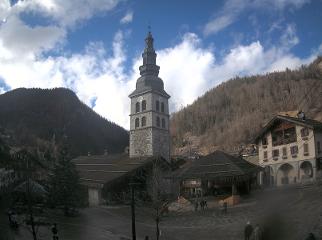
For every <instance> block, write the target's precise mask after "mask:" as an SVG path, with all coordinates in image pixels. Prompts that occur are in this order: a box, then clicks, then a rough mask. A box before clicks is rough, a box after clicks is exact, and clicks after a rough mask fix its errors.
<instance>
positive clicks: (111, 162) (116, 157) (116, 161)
mask: <svg viewBox="0 0 322 240" xmlns="http://www.w3.org/2000/svg"><path fill="white" fill-rule="evenodd" d="M154 159H156V157H138V158H130V157H129V155H128V154H125V153H124V154H110V155H93V156H80V157H77V158H75V159H73V160H72V161H73V162H74V164H75V165H76V169H77V170H78V172H79V175H80V179H81V181H82V182H83V183H84V184H85V185H87V186H101V187H102V186H103V185H104V184H106V183H109V182H111V181H114V180H116V179H118V178H120V177H123V176H125V175H127V174H129V173H131V172H132V171H135V170H137V169H139V168H142V167H144V166H146V165H147V164H150V163H151V162H152V161H153V160H154ZM163 162H164V163H166V160H164V161H163Z"/></svg>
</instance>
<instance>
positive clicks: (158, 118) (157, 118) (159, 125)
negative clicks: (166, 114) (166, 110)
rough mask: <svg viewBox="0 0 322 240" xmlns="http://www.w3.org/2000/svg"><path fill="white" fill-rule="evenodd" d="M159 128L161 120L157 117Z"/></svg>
mask: <svg viewBox="0 0 322 240" xmlns="http://www.w3.org/2000/svg"><path fill="white" fill-rule="evenodd" d="M157 126H158V127H160V118H159V117H157Z"/></svg>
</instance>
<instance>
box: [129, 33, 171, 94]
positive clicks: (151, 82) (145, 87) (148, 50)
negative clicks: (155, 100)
mask: <svg viewBox="0 0 322 240" xmlns="http://www.w3.org/2000/svg"><path fill="white" fill-rule="evenodd" d="M153 41H154V40H153V37H152V34H151V32H148V36H147V37H146V39H145V49H144V51H143V53H142V59H143V65H142V66H140V75H141V76H140V77H139V78H138V80H137V82H136V89H135V90H134V91H133V92H132V93H131V94H130V95H129V97H134V96H138V95H141V94H144V93H147V92H156V93H158V94H160V95H163V96H164V97H166V98H170V95H169V94H167V93H166V91H165V90H164V83H163V81H162V79H161V78H159V77H158V75H159V69H160V67H159V66H158V65H156V57H157V54H156V53H155V50H154V47H153Z"/></svg>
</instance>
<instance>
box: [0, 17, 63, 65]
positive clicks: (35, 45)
mask: <svg viewBox="0 0 322 240" xmlns="http://www.w3.org/2000/svg"><path fill="white" fill-rule="evenodd" d="M64 37H65V30H64V29H62V28H58V27H56V26H36V27H29V26H27V25H26V24H24V23H23V22H22V21H21V20H20V19H19V18H18V17H16V16H12V17H10V18H9V19H8V21H7V22H6V23H4V24H3V25H2V26H1V28H0V49H6V50H7V51H10V53H11V54H9V55H8V54H4V55H0V58H7V59H12V58H14V57H15V56H16V57H18V58H19V59H21V58H24V57H29V58H33V57H35V56H37V55H38V54H40V53H42V52H44V51H47V50H50V49H52V48H54V47H55V46H56V44H57V43H59V42H61V41H62V40H63V39H64Z"/></svg>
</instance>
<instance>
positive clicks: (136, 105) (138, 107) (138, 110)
mask: <svg viewBox="0 0 322 240" xmlns="http://www.w3.org/2000/svg"><path fill="white" fill-rule="evenodd" d="M135 112H136V113H137V112H140V103H139V102H137V103H136V104H135Z"/></svg>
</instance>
